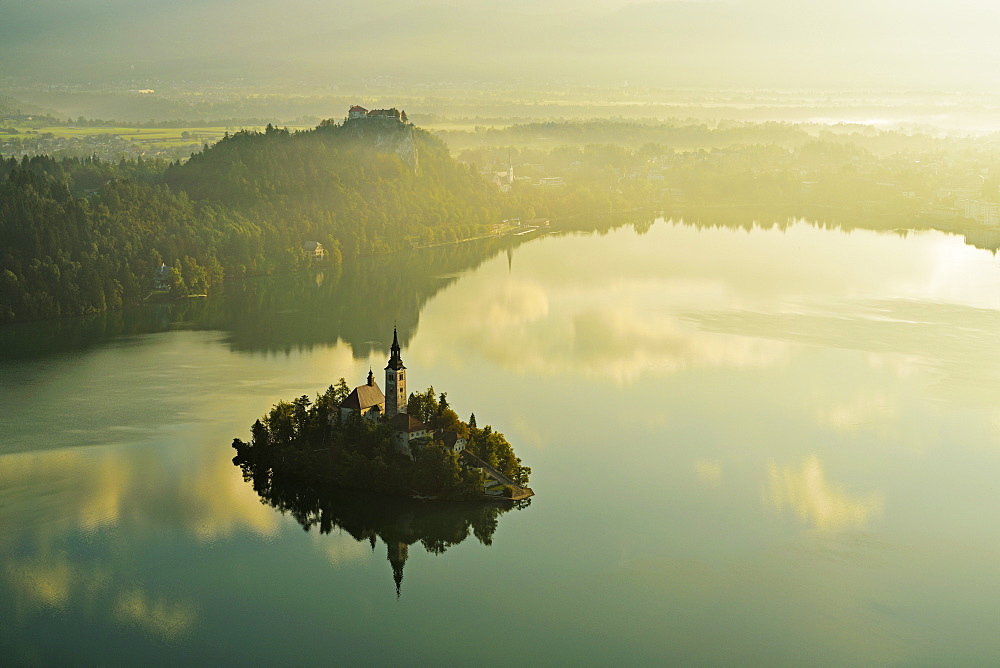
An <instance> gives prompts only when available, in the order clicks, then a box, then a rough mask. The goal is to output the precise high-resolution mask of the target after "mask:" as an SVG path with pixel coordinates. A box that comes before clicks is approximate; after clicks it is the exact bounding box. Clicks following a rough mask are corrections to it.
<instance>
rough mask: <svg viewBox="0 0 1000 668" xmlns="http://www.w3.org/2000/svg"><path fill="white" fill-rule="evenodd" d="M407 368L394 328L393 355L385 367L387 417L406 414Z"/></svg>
mask: <svg viewBox="0 0 1000 668" xmlns="http://www.w3.org/2000/svg"><path fill="white" fill-rule="evenodd" d="M406 398H407V395H406V367H405V366H403V358H401V357H400V356H399V338H398V337H397V336H396V328H395V327H393V328H392V354H391V356H390V357H389V364H387V365H386V367H385V416H386V417H387V418H391V417H392V416H393V415H396V414H397V413H405V412H406Z"/></svg>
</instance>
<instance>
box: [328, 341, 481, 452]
mask: <svg viewBox="0 0 1000 668" xmlns="http://www.w3.org/2000/svg"><path fill="white" fill-rule="evenodd" d="M408 396H409V395H407V393H406V366H404V365H403V358H402V357H401V355H400V348H399V337H398V335H397V333H396V328H395V327H393V329H392V348H391V349H390V354H389V363H388V364H387V365H386V367H385V394H383V393H382V389H381V388H380V387H379V386H378V383H376V382H375V374H374V373H373V372H372V371H371V369H369V370H368V382H367V383H365V384H364V385H359V386H358V387H356V388H354V389H353V390H352V391H351V393H350V394H349V395H347V398H346V399H344V400H343V401H342V402H341V403H340V419H341V420H344V419H347V418H348V417H349V416H350V415H351V414H352V413H357V414H359V415H361V416H362V417H363V418H365V419H366V420H378V419H385V420H389V421H390V422H391V424H392V431H393V440H394V442H395V444H396V448H397V449H398V450H399V451H400V452H401V453H403V454H406V455H409V454H410V453H411V448H410V446H411V444H414V445H422V444H424V443H426V442H427V441H429V440H431V439H432V438H435V437H436V438H438V439H439V440H441V441H442V442H443V443H445V447H447V448H448V449H450V450H454V451H455V452H461V451H462V450H464V449H465V446H466V443H467V441H466V439H465V438H463V437H461V436H459V435H458V434H455V433H454V432H447V431H444V430H439V431H440V433H435V432H434V431H432V430H431V429H430V427H428V426H427V425H425V424H424V423H423V422H421V421H420V420H418V419H417V418H415V417H414V416H412V415H408V414H407V412H406V401H407V397H408Z"/></svg>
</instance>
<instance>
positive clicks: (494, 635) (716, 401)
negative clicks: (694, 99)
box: [0, 220, 1000, 665]
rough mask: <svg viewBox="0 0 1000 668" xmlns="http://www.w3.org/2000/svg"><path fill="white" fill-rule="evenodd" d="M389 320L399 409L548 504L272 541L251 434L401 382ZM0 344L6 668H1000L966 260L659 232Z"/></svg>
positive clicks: (378, 271)
mask: <svg viewBox="0 0 1000 668" xmlns="http://www.w3.org/2000/svg"><path fill="white" fill-rule="evenodd" d="M394 324H395V325H397V326H398V327H399V332H400V342H401V344H402V348H403V349H402V357H403V361H404V362H405V364H406V366H407V368H408V370H409V372H408V373H409V386H410V387H409V389H410V390H411V391H412V390H419V389H424V388H426V387H427V386H429V385H433V386H434V388H435V390H436V391H438V392H447V393H448V400H449V402H450V403H451V405H452V407H453V408H455V410H456V411H457V412H458V413H459V415H460V416H462V417H463V418H464V419H467V418H468V416H469V414H470V413H472V412H475V414H476V418H477V421H478V423H479V425H480V426H483V425H485V424H491V425H493V427H494V428H495V429H496V430H499V431H502V432H503V433H504V434H505V435H506V437H507V439H508V440H509V441H510V442H511V443H512V444H513V445H514V448H515V449H516V451H517V453H518V455H519V456H521V457H522V458H523V459H524V462H525V463H526V464H527V465H529V466H531V467H532V469H533V473H532V476H531V482H530V486H531V487H532V488H533V489H534V490H535V492H536V496H535V497H534V498H533V499H532V501H531V503H530V505H528V506H527V507H525V508H520V509H517V508H515V509H511V510H509V511H508V512H504V513H502V514H496V513H493V514H489V513H487V512H486V511H484V510H483V508H482V507H481V506H478V505H476V504H472V505H461V504H459V505H450V504H444V505H438V504H434V503H425V504H414V503H406V502H401V501H398V500H385V499H379V498H369V497H364V496H356V495H346V496H345V495H338V494H336V493H334V494H333V495H332V496H330V497H329V498H326V497H324V498H322V499H320V500H318V501H315V502H313V501H308V502H304V503H305V505H304V506H303V507H302V508H297V507H296V506H295V505H294V504H293V505H291V506H289V505H287V504H286V505H281V504H277V505H279V507H281V508H282V509H283V511H284V512H280V511H279V510H278V509H276V508H275V507H273V505H270V504H268V503H263V502H262V501H261V499H260V498H259V497H258V496H257V494H256V493H255V492H254V491H253V489H252V486H251V485H250V484H249V483H247V482H244V480H243V478H242V476H241V473H240V470H239V469H238V468H237V467H235V466H234V465H233V464H232V457H233V455H234V454H235V453H234V451H233V449H232V447H231V443H232V440H233V438H234V437H240V438H244V439H246V438H248V436H249V428H250V425H251V424H252V422H253V421H254V420H255V419H256V418H257V417H259V416H261V415H262V414H264V413H265V412H266V411H267V410H268V409H269V408H270V406H271V405H272V404H273V403H275V402H277V401H279V400H282V399H286V400H290V399H292V398H294V397H297V396H300V395H302V394H308V395H310V396H315V395H316V394H317V393H320V392H322V391H324V390H325V389H326V388H327V386H329V385H330V384H332V383H335V382H336V381H337V379H339V378H340V377H342V376H343V377H345V378H346V379H347V380H348V382H349V384H350V385H351V386H355V385H360V384H361V383H363V382H364V381H365V377H366V375H367V373H368V370H369V368H372V369H374V370H375V373H376V378H377V379H378V382H379V384H380V385H384V381H383V379H382V371H381V370H382V369H383V368H384V367H385V364H386V360H387V358H388V352H389V345H390V343H391V341H392V328H393V325H394ZM0 346H2V347H0V351H2V352H0V405H2V406H3V410H2V411H0V433H2V434H3V436H2V437H0V617H2V619H3V624H0V657H3V661H2V663H5V664H12V663H13V664H24V663H28V664H34V663H42V664H68V663H73V664H107V663H112V664H121V663H125V664H138V663H142V664H157V663H163V664H178V663H182V662H183V663H189V662H192V663H197V664H253V665H268V664H292V665H300V664H319V665H330V664H343V663H352V664H357V663H365V664H386V663H390V662H398V663H419V664H502V663H511V662H518V663H527V664H570V663H583V664H612V663H615V664H618V663H663V662H671V663H699V664H703V663H709V664H737V663H738V664H744V663H754V664H773V663H779V664H817V663H819V664H843V663H866V664H870V663H908V664H913V663H917V664H938V665H940V664H956V663H980V664H982V663H992V662H993V661H995V658H996V656H998V654H1000V634H998V633H996V629H995V626H996V618H997V614H996V609H997V601H998V600H1000V573H998V568H997V566H996V564H997V563H998V560H1000V523H998V522H996V521H995V520H994V519H991V518H993V515H992V512H993V511H991V510H990V509H991V508H992V509H996V508H998V507H1000V485H997V484H996V483H995V478H994V476H995V475H997V472H998V471H1000V353H998V350H1000V263H998V260H997V258H996V257H994V256H993V255H992V254H991V253H989V252H987V251H984V250H979V249H976V248H974V247H972V246H969V245H966V244H965V243H963V239H962V238H960V237H957V236H951V235H946V234H943V233H939V232H899V233H877V232H870V231H863V230H854V231H851V232H850V233H847V232H843V231H840V230H836V229H832V230H831V229H823V228H822V227H819V226H814V225H810V224H807V223H806V222H803V221H790V222H789V223H787V224H782V225H781V226H771V227H767V226H765V227H761V226H753V227H752V228H750V229H745V228H727V227H701V226H698V225H694V224H685V223H683V222H674V221H663V220H661V221H657V222H656V223H655V224H653V225H652V226H651V227H649V228H648V229H646V228H640V229H639V230H638V231H637V230H636V229H633V228H629V227H624V228H619V229H615V230H611V231H606V232H604V233H602V234H584V233H577V234H559V235H557V234H553V235H549V236H545V237H542V238H537V239H533V240H530V241H527V242H525V243H523V244H520V245H516V246H515V245H513V244H512V243H509V242H505V241H503V240H497V241H489V242H477V243H469V244H461V245H459V246H452V247H444V248H439V249H429V250H426V251H421V252H416V253H412V254H406V255H402V256H390V257H382V258H375V259H371V260H367V261H364V262H362V263H359V264H358V265H345V266H344V267H343V268H342V269H332V268H330V269H324V270H322V271H314V272H307V273H302V274H297V275H293V276H284V277H276V278H270V279H266V280H256V281H247V282H245V283H239V284H236V283H234V284H229V285H226V286H225V289H224V291H223V293H222V294H220V295H213V296H212V297H211V298H210V299H208V300H190V301H188V302H184V303H178V304H174V305H150V306H145V307H141V308H136V309H130V310H126V311H122V312H118V313H111V314H104V315H101V316H94V317H89V318H78V319H68V320H60V321H51V322H42V323H27V324H23V325H16V326H7V327H4V328H0ZM296 503H298V501H296ZM310 504H311V505H310ZM318 508H321V509H322V512H320V511H319V510H317V509H318ZM320 515H322V517H320ZM300 520H301V521H300ZM303 523H305V524H306V525H307V526H308V528H309V530H308V531H306V530H304V528H303ZM395 580H398V581H399V583H398V584H399V587H398V591H397V583H396V582H395Z"/></svg>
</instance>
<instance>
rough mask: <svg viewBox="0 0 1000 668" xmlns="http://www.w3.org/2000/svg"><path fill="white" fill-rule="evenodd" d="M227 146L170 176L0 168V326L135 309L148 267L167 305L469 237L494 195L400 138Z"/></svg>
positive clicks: (323, 135) (169, 169) (305, 138)
mask: <svg viewBox="0 0 1000 668" xmlns="http://www.w3.org/2000/svg"><path fill="white" fill-rule="evenodd" d="M353 126H354V127H352V124H351V123H348V124H345V125H344V126H340V125H337V124H335V123H330V122H327V123H324V124H321V126H319V127H317V128H316V129H315V130H310V131H303V132H296V133H290V132H288V131H286V130H278V129H275V128H273V127H270V126H269V127H268V129H267V130H266V131H265V132H249V131H243V132H239V133H236V134H235V135H232V136H227V137H226V138H225V139H223V140H222V141H220V142H219V143H218V144H216V145H214V146H212V147H211V148H207V149H206V150H205V151H203V152H202V153H199V154H198V155H195V156H194V157H193V158H192V159H191V160H190V161H188V162H187V163H184V164H180V163H177V162H175V163H166V162H163V161H152V160H141V159H140V160H135V161H125V160H122V161H120V162H118V163H110V162H104V161H100V160H97V159H93V158H84V159H80V158H66V159H63V160H53V159H51V158H47V157H44V156H37V157H34V158H24V159H22V160H20V161H18V160H15V159H13V158H12V159H9V160H6V161H0V238H2V239H3V245H2V246H0V322H13V321H18V320H30V319H41V318H50V317H57V316H64V315H79V314H85V313H92V312H99V311H103V310H105V309H109V308H117V307H118V306H121V305H122V304H126V303H133V302H136V301H139V300H140V299H142V298H143V297H144V296H146V295H148V294H149V293H150V291H151V290H152V289H153V288H154V287H155V277H154V272H155V270H156V269H157V267H159V266H160V264H161V263H165V264H166V265H168V267H170V268H171V272H170V289H171V292H172V293H173V294H175V295H183V294H186V293H204V292H207V291H208V290H210V289H211V287H212V286H213V285H215V284H217V283H219V282H220V281H221V280H223V279H224V278H234V277H235V278H240V277H244V276H247V275H259V274H270V273H273V272H276V271H284V270H295V269H298V268H300V267H302V266H304V265H305V264H306V263H307V262H309V261H310V260H309V258H307V256H306V254H305V253H304V251H303V244H304V243H305V242H307V241H317V242H319V243H321V244H322V245H323V246H324V248H325V250H326V252H327V257H326V260H325V261H327V262H330V263H333V264H338V263H339V262H340V261H341V260H342V258H343V257H344V256H347V257H360V256H364V255H369V254H375V253H383V252H386V251H393V250H400V249H404V248H408V247H410V246H411V245H412V244H414V243H417V242H424V243H427V242H436V241H448V240H452V239H458V238H465V237H469V236H474V235H476V234H480V233H482V232H483V231H484V230H487V229H488V225H489V223H490V222H493V221H495V220H497V219H499V217H500V213H501V207H500V195H499V193H498V192H497V191H496V189H495V188H493V187H492V186H491V185H489V184H488V183H485V182H484V181H483V179H482V178H481V177H480V176H479V175H478V174H475V173H473V172H472V171H471V170H470V169H469V168H468V167H466V166H464V165H460V164H458V163H456V162H455V161H454V160H453V159H452V158H451V157H450V156H449V155H448V152H447V149H446V148H445V147H444V146H443V144H441V142H440V141H439V140H437V139H435V138H433V137H431V136H430V135H429V134H427V133H425V132H422V131H420V130H417V129H415V128H412V127H410V126H404V125H402V124H398V123H397V124H395V126H392V125H387V124H379V123H373V124H368V125H367V126H365V124H364V123H361V124H357V123H355V124H353Z"/></svg>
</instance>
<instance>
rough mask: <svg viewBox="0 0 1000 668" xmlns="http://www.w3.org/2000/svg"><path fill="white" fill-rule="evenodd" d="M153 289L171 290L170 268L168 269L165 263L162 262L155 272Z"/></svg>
mask: <svg viewBox="0 0 1000 668" xmlns="http://www.w3.org/2000/svg"><path fill="white" fill-rule="evenodd" d="M153 289H154V290H169V289H170V267H168V266H167V265H166V264H165V263H162V262H161V263H160V266H159V267H157V268H156V271H154V272H153Z"/></svg>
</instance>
